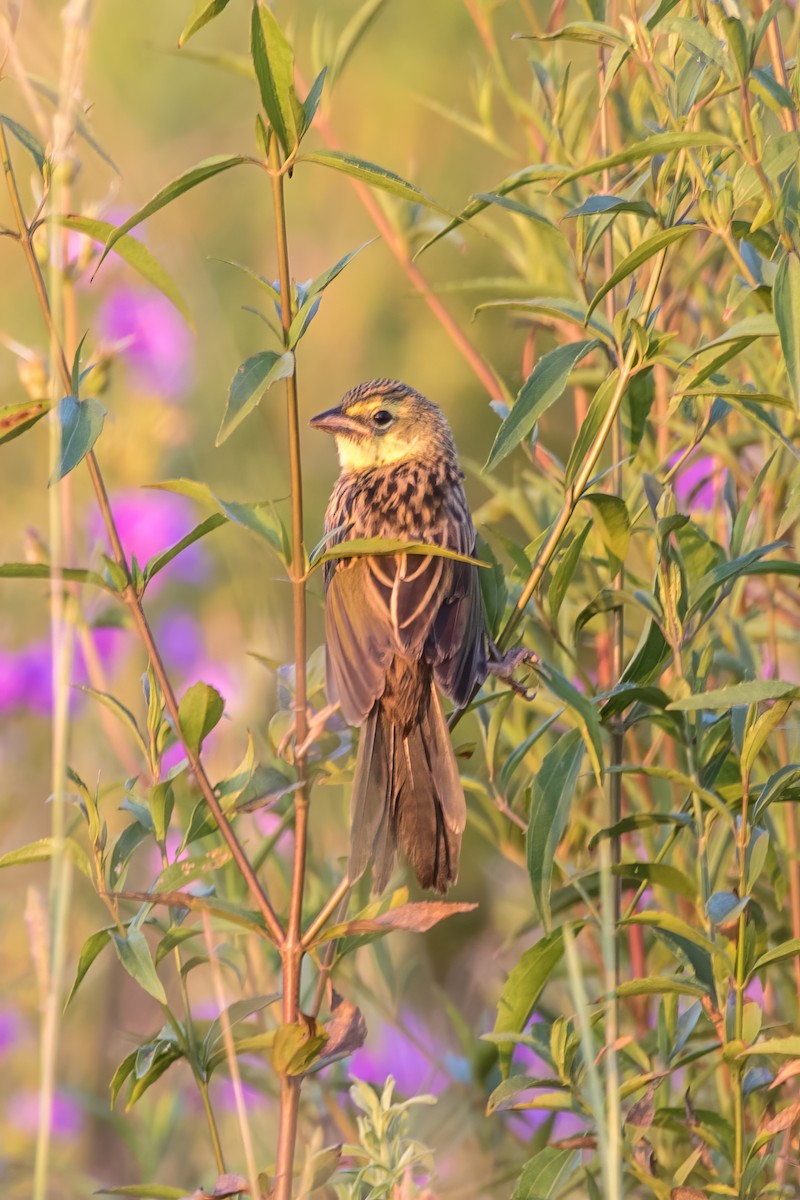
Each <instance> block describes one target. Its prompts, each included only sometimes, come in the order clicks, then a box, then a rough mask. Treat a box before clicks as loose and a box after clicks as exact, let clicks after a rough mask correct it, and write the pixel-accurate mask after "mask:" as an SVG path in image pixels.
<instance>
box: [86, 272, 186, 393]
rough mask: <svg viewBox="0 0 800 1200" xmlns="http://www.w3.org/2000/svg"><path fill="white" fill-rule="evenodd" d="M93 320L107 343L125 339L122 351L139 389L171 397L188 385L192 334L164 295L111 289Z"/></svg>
mask: <svg viewBox="0 0 800 1200" xmlns="http://www.w3.org/2000/svg"><path fill="white" fill-rule="evenodd" d="M98 321H99V328H100V331H101V333H102V335H103V337H104V338H105V339H106V341H109V342H125V341H127V346H126V348H125V349H124V350H123V351H122V353H123V355H124V357H125V358H126V359H127V360H128V362H129V363H130V366H131V369H132V371H133V374H134V378H135V379H136V382H137V384H138V386H140V387H141V388H142V389H143V390H145V391H149V392H155V393H156V394H157V395H159V396H167V397H173V396H177V395H180V393H181V392H184V391H185V390H186V388H187V387H188V386H189V384H190V383H191V378H192V336H191V333H190V332H189V328H188V326H187V325H186V322H185V321H184V320H183V318H182V317H181V316H180V314H179V313H178V312H177V311H176V310H175V308H174V307H173V306H172V304H170V302H169V300H167V298H166V297H165V296H162V295H161V294H160V293H159V292H151V291H139V290H138V289H136V288H131V287H125V286H120V287H116V288H115V289H114V290H113V291H112V292H110V293H109V295H108V296H107V297H106V299H105V301H104V303H103V305H102V307H101V309H100V312H99V314H98Z"/></svg>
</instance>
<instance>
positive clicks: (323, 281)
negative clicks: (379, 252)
mask: <svg viewBox="0 0 800 1200" xmlns="http://www.w3.org/2000/svg"><path fill="white" fill-rule="evenodd" d="M375 241H377V238H370V239H369V241H366V242H362V243H361V245H360V246H356V248H355V250H351V251H350V253H349V254H345V255H344V256H343V257H342V258H340V259H339V261H338V262H336V263H334V264H333V266H332V267H328V270H327V271H323V272H322V274H321V275H318V276H317V278H316V279H315V280H314V281H313V282H312V283H311V284H310V285H309V287H308V289H307V291H306V298H305V301H304V302H303V306H304V307H305V305H306V304H307V303H308V301H309V300H310V299H311V298H312V297H314V296H318V295H319V294H320V292H324V291H325V288H326V287H327V286H328V285H329V284H331V283H333V281H334V279H336V278H337V276H339V275H341V273H342V271H343V270H344V269H345V267H346V266H347V264H348V263H350V262H352V260H353V259H354V258H355V257H356V255H357V254H360V253H361V251H362V250H366V248H367V246H371V245H372V244H373V242H375Z"/></svg>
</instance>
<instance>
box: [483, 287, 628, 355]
mask: <svg viewBox="0 0 800 1200" xmlns="http://www.w3.org/2000/svg"><path fill="white" fill-rule="evenodd" d="M490 308H511V309H515V310H516V311H519V312H531V313H544V314H546V315H547V316H550V317H555V318H556V319H557V320H564V321H569V322H570V323H571V324H572V325H577V326H578V327H579V328H580V329H585V328H586V326H587V325H588V326H589V328H590V329H591V331H592V333H594V334H596V335H597V336H598V337H600V338H602V339H603V341H604V342H606V343H607V344H608V345H609V346H613V345H614V331H613V329H612V328H611V326H610V325H609V323H608V321H607V320H606V318H605V317H604V316H603V314H602V313H597V312H596V313H593V314H592V315H591V317H590V318H589V317H587V314H586V307H585V305H584V304H582V303H580V302H579V301H577V300H570V299H569V298H568V297H563V296H534V297H525V299H511V300H487V301H486V303H485V304H479V305H478V306H477V308H476V309H475V312H476V313H479V312H485V311H486V309H490Z"/></svg>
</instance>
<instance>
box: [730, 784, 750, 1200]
mask: <svg viewBox="0 0 800 1200" xmlns="http://www.w3.org/2000/svg"><path fill="white" fill-rule="evenodd" d="M749 802H750V774H749V772H745V774H744V775H743V776H742V823H741V826H740V828H739V842H738V852H739V896H740V897H742V896H744V895H745V891H746V888H747V843H748V835H747V810H748V806H749ZM746 932H747V913H746V910H745V911H742V912H741V913H739V928H738V937H737V939H736V1011H735V1014H734V1038H735V1039H736V1041H737V1042H743V1041H744V988H745V934H746ZM743 1082H744V1069H743V1067H742V1066H741V1065H740V1063H738V1062H737V1063H736V1064H735V1070H734V1091H733V1127H734V1161H733V1174H734V1181H735V1184H736V1187H737V1189H738V1188H740V1187H741V1182H742V1174H743V1173H744V1092H743V1086H742V1085H743Z"/></svg>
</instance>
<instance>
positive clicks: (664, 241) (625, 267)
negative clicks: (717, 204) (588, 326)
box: [586, 225, 702, 320]
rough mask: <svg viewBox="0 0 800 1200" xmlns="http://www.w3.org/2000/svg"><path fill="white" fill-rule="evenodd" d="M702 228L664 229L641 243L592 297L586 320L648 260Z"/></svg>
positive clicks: (684, 226)
mask: <svg viewBox="0 0 800 1200" xmlns="http://www.w3.org/2000/svg"><path fill="white" fill-rule="evenodd" d="M698 228H702V227H701V226H698V225H671V226H670V228H669V229H662V230H660V231H659V232H658V233H656V234H654V235H653V236H652V237H649V238H646V239H645V241H643V242H640V243H639V245H638V246H637V247H636V249H635V250H632V251H631V253H630V254H628V255H627V257H625V258H623V260H622V262H621V263H620V264H619V266H618V267H617V268H616V270H615V271H612V273H611V275H610V276H609V277H608V279H607V280H606V281H605V283H604V284H603V286H602V287H600V288H598V290H597V291H596V292H595V294H594V296H593V297H592V301H591V303H590V305H589V307H588V309H587V310H586V318H587V320H588V318H589V317H590V316H591V315H592V313H593V312H594V310H595V309H596V308H597V305H598V304H599V303H600V301H601V300H602V299H603V297H604V296H606V295H608V293H609V292H610V291H611V290H612V288H615V287H616V286H617V284H619V283H622V280H623V279H627V278H628V276H629V275H631V274H632V273H633V272H634V271H635V270H636V269H637V268H638V267H641V266H642V265H643V263H646V262H647V261H648V259H651V258H653V256H654V255H656V254H658V252H659V251H660V250H665V249H666V247H667V246H671V245H672V243H673V242H677V241H679V240H680V239H681V238H685V237H686V235H687V233H691V232H692V230H693V229H698Z"/></svg>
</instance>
